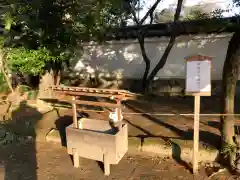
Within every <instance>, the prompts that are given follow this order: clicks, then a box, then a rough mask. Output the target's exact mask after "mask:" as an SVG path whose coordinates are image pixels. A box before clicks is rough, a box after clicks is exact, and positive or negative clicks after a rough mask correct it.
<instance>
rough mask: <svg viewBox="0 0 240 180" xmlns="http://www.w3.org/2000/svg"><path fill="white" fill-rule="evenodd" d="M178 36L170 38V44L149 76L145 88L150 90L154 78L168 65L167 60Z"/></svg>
mask: <svg viewBox="0 0 240 180" xmlns="http://www.w3.org/2000/svg"><path fill="white" fill-rule="evenodd" d="M175 39H176V36H172V37H171V38H170V41H169V43H168V46H167V47H166V49H165V51H164V53H163V55H162V57H161V59H160V61H159V62H158V63H157V65H156V66H155V68H154V69H153V70H152V72H151V74H150V75H149V76H148V79H147V81H146V84H145V87H146V88H148V87H149V85H150V84H151V82H152V81H153V79H154V77H155V76H156V75H157V73H158V71H159V70H160V69H162V68H163V67H164V65H165V64H166V61H167V58H168V55H169V53H170V52H171V50H172V48H173V45H174V42H175Z"/></svg>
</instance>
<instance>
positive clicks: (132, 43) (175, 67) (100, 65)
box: [75, 34, 232, 80]
mask: <svg viewBox="0 0 240 180" xmlns="http://www.w3.org/2000/svg"><path fill="white" fill-rule="evenodd" d="M231 36H232V34H218V35H216V34H215V35H214V34H212V35H194V36H180V37H178V38H177V40H176V42H175V45H174V47H173V49H172V51H171V53H170V54H169V57H168V59H167V62H166V64H165V66H164V68H163V69H161V70H160V71H159V73H158V75H157V77H158V78H185V62H184V58H185V57H187V56H191V55H196V54H201V55H206V56H211V57H212V58H213V60H212V79H213V80H219V79H221V76H222V69H223V64H224V60H225V57H226V52H227V47H228V43H229V40H230V38H231ZM168 41H169V38H166V37H162V38H151V39H146V40H145V47H146V52H147V55H148V57H149V59H150V60H151V69H153V68H154V67H155V65H156V64H157V62H158V61H159V60H160V58H161V56H162V54H163V53H164V50H165V48H166V46H167V44H168ZM144 69H145V63H144V61H143V58H142V55H141V50H140V47H139V44H138V42H137V41H136V40H121V41H111V42H107V43H105V44H104V45H98V44H96V43H88V44H84V51H83V55H82V56H81V58H79V59H77V63H76V66H75V70H76V71H78V72H79V73H82V72H85V71H87V72H89V73H94V72H96V71H97V72H102V73H103V74H105V75H108V76H115V75H117V76H119V77H124V78H141V77H142V76H143V73H144Z"/></svg>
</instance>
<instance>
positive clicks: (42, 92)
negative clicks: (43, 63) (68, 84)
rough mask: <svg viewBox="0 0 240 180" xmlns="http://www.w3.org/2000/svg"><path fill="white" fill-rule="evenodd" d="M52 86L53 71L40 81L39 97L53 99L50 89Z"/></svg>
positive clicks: (48, 72)
mask: <svg viewBox="0 0 240 180" xmlns="http://www.w3.org/2000/svg"><path fill="white" fill-rule="evenodd" d="M51 86H54V73H53V71H52V70H49V71H47V72H46V73H45V74H44V75H43V76H42V78H41V80H40V83H39V94H38V97H39V98H41V99H45V98H52V91H51V89H50V88H49V87H51Z"/></svg>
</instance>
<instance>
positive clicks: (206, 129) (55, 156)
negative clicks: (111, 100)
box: [0, 97, 240, 180]
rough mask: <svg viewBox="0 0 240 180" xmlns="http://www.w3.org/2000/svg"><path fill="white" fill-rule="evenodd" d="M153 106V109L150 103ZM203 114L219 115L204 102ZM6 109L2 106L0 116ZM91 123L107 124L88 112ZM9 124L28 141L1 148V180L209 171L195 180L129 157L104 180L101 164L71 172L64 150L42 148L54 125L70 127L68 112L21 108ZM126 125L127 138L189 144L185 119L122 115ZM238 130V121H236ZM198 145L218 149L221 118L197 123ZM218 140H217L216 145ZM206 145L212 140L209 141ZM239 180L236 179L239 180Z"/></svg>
mask: <svg viewBox="0 0 240 180" xmlns="http://www.w3.org/2000/svg"><path fill="white" fill-rule="evenodd" d="M150 102H151V103H150ZM202 102H203V104H202V113H219V111H218V108H219V101H218V100H217V99H210V98H209V99H203V101H202ZM130 104H131V106H125V108H124V112H129V113H133V112H145V113H146V112H161V113H177V114H179V113H192V110H193V99H191V98H187V99H185V100H183V99H180V100H179V99H164V98H159V99H158V98H156V97H155V98H153V99H152V100H151V99H149V100H148V101H145V102H144V101H141V102H138V103H137V102H131V103H130ZM5 109H6V107H5V106H4V105H2V106H1V110H0V111H1V112H0V114H2V115H3V114H4V111H5ZM88 114H89V116H91V117H93V118H103V119H104V118H106V114H105V115H102V114H99V113H93V112H91V113H90V112H89V113H88ZM12 118H13V120H12V121H11V122H9V123H10V124H8V125H9V126H10V125H11V127H12V128H13V131H14V132H16V133H17V134H20V135H23V136H28V137H30V138H28V139H27V140H24V141H21V142H20V143H12V144H10V145H5V146H2V147H1V148H0V163H1V164H2V165H4V166H5V169H6V173H5V175H6V177H5V179H4V180H27V179H28V180H36V179H39V180H42V179H43V180H45V179H59V180H68V179H69V180H74V179H76V180H81V179H82V180H101V179H104V180H105V179H106V180H108V179H109V180H110V179H111V180H148V179H149V180H154V179H157V180H160V179H164V180H177V179H183V180H188V179H189V180H190V179H196V180H205V179H206V180H207V179H208V175H209V174H211V173H210V172H209V171H208V169H206V168H204V167H201V169H200V171H199V174H198V175H196V176H193V175H192V174H191V173H190V171H189V170H188V169H187V168H186V167H185V166H182V165H180V164H179V163H178V162H176V161H174V160H172V159H162V158H159V157H147V156H139V155H135V154H128V155H126V156H125V157H124V159H123V160H122V161H121V162H120V164H118V165H112V167H111V175H110V177H107V178H106V177H104V176H103V172H102V170H101V164H99V163H97V162H95V161H91V160H87V159H81V163H80V164H81V166H80V168H78V169H75V168H73V165H72V162H71V158H70V157H69V156H68V154H67V152H66V150H65V148H63V147H59V146H57V145H54V144H51V143H46V142H45V141H44V136H45V134H46V133H47V132H48V131H49V130H50V129H51V128H54V127H56V126H57V124H58V123H57V122H63V123H69V121H71V110H60V111H51V112H46V113H41V112H39V111H37V110H36V109H35V108H32V107H30V106H28V105H26V104H24V103H22V104H21V106H20V107H19V108H18V109H17V110H16V111H14V112H13V113H12ZM125 120H126V121H127V122H128V123H129V125H130V128H129V133H130V136H143V137H150V136H156V137H175V138H182V139H189V140H191V139H192V124H193V119H192V118H189V117H182V116H181V117H180V116H176V117H169V116H154V115H151V116H146V115H142V114H141V115H139V114H138V115H130V114H128V115H126V116H125ZM237 124H238V121H237ZM200 128H201V132H200V139H201V141H203V142H206V143H208V144H210V145H214V146H217V145H218V142H219V141H217V142H216V140H219V138H220V137H219V130H218V128H219V118H218V117H205V118H201V125H200ZM215 138H216V139H215ZM209 139H210V140H209ZM214 179H216V180H217V179H219V180H221V179H223V180H225V179H226V180H230V179H237V177H236V176H232V175H230V174H228V173H225V174H221V175H218V176H217V177H213V178H212V179H211V180H214ZM238 179H239V180H240V178H238Z"/></svg>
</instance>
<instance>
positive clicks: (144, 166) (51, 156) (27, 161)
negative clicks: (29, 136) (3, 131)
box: [0, 141, 240, 180]
mask: <svg viewBox="0 0 240 180" xmlns="http://www.w3.org/2000/svg"><path fill="white" fill-rule="evenodd" d="M0 162H1V164H3V165H4V166H5V168H6V173H5V176H6V177H5V180H36V179H39V180H48V179H49V180H50V179H51V180H75V179H76V180H192V179H195V180H207V178H208V176H207V175H208V174H207V171H206V169H204V168H203V167H202V168H201V169H200V171H199V174H198V175H196V176H193V175H192V174H191V173H190V172H189V170H188V169H186V168H185V167H184V166H181V165H179V164H178V163H177V162H175V161H174V160H172V159H164V158H159V157H151V156H140V155H133V154H131V155H129V154H127V155H125V157H124V158H123V159H122V160H121V161H120V163H119V164H118V165H111V174H110V176H109V177H104V175H103V171H102V168H101V167H102V165H101V164H100V163H97V162H95V161H92V160H88V159H80V167H79V168H74V167H73V165H72V161H71V158H70V157H69V156H68V154H67V152H66V149H65V148H62V147H59V146H57V145H54V144H49V143H44V142H37V143H36V142H34V141H28V142H24V143H21V144H18V145H9V146H6V147H4V148H1V149H0ZM230 179H232V180H233V179H237V177H236V176H231V175H229V174H227V173H226V174H221V175H218V176H216V177H213V178H212V179H211V180H230ZM239 179H240V178H239Z"/></svg>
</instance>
